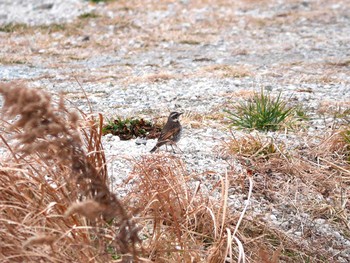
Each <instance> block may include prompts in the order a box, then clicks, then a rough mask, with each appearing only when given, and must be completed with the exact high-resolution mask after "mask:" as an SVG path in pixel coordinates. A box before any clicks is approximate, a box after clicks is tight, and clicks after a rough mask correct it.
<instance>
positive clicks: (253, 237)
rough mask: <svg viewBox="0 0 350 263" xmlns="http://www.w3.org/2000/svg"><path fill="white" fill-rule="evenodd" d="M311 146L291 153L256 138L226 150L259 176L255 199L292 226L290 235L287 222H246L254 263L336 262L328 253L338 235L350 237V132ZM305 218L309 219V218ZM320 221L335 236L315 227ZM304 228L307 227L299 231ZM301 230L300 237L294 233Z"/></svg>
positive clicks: (262, 218) (256, 218) (250, 218)
mask: <svg viewBox="0 0 350 263" xmlns="http://www.w3.org/2000/svg"><path fill="white" fill-rule="evenodd" d="M301 136H304V135H301ZM301 138H302V137H301ZM301 138H300V140H302V139H301ZM305 141H307V142H308V144H300V147H299V148H296V149H293V151H291V150H288V151H287V149H285V148H284V147H283V145H280V144H279V143H277V142H276V141H275V140H271V139H265V138H264V137H261V136H259V135H250V136H245V137H242V138H238V139H237V138H234V139H232V140H231V141H230V142H228V143H227V144H225V146H224V148H225V149H226V150H227V152H226V155H227V154H229V155H234V156H235V159H238V160H239V161H240V163H241V164H242V165H243V167H244V168H245V169H246V170H247V171H248V173H251V174H254V175H255V176H254V184H255V187H254V192H253V200H259V202H262V203H263V204H264V203H265V202H267V203H268V204H269V206H270V207H273V208H274V209H275V211H278V212H277V218H278V217H279V216H280V217H283V218H285V220H287V222H289V223H288V224H287V225H288V229H289V234H287V233H286V232H284V230H283V227H280V226H279V225H278V224H282V222H281V221H278V222H277V223H276V222H273V221H272V220H270V219H269V218H266V215H264V214H261V215H256V214H255V216H252V215H250V214H248V215H247V216H246V217H245V220H244V221H243V225H242V228H241V231H242V234H243V236H244V237H245V239H242V240H243V243H244V246H245V250H246V254H247V257H249V258H250V259H253V262H262V261H259V260H262V259H263V258H265V257H264V254H268V255H273V253H278V254H279V257H278V258H279V260H281V262H336V261H335V259H334V258H333V255H332V254H331V253H330V252H329V250H328V248H329V247H334V246H335V244H334V243H333V240H334V238H335V237H334V236H333V234H334V233H335V232H339V233H341V235H343V237H344V238H345V239H346V237H347V236H348V235H349V231H350V225H349V218H350V214H349V203H348V198H349V195H350V193H349V191H348V187H349V182H350V181H349V178H350V177H349V176H350V165H349V162H348V159H347V158H348V154H349V148H348V147H349V144H348V142H347V141H346V140H344V132H343V131H340V132H337V133H334V134H332V135H330V136H327V137H325V138H321V143H318V144H316V143H315V142H313V143H311V140H310V138H309V139H306V140H305ZM236 181H237V180H236ZM261 200H265V201H261ZM257 211H258V214H259V213H260V211H261V210H260V209H257ZM264 213H266V211H265V210H264ZM275 213H276V212H275ZM305 214H308V217H307V218H304V219H303V215H304V216H305ZM275 215H276V214H275ZM320 218H322V219H325V222H326V224H329V225H330V227H331V228H332V229H333V231H327V232H322V231H320V230H319V229H318V226H316V225H315V222H314V220H315V219H320ZM285 220H284V221H283V222H285ZM293 222H294V223H293ZM276 224H277V225H278V226H277V225H276ZM300 225H303V228H302V229H301V230H298V229H300ZM298 231H301V236H300V237H298V236H295V235H291V234H290V233H296V232H298ZM301 243H302V244H303V245H301ZM345 248H346V247H344V249H345ZM339 249H341V248H339ZM274 251H275V252H274ZM261 253H262V254H261ZM266 262H269V261H266Z"/></svg>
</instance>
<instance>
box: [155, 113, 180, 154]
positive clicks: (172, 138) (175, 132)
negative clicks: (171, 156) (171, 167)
mask: <svg viewBox="0 0 350 263" xmlns="http://www.w3.org/2000/svg"><path fill="white" fill-rule="evenodd" d="M181 114H183V112H177V111H173V112H171V113H170V115H169V117H168V121H167V122H166V124H165V125H164V127H163V129H162V131H161V132H160V135H159V137H158V141H157V144H156V146H154V147H153V148H152V150H151V151H150V152H151V153H153V152H155V151H156V150H157V149H158V148H159V147H161V146H162V145H164V144H165V146H166V145H168V144H170V145H171V147H172V148H173V144H175V145H176V143H177V142H178V141H179V140H180V138H181V132H182V126H181V124H180V121H179V117H180V116H181ZM173 150H174V148H173Z"/></svg>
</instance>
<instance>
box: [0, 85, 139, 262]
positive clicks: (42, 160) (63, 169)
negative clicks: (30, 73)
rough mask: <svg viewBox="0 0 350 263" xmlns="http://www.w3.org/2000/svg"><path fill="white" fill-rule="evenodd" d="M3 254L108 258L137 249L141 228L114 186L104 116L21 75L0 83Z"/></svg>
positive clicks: (28, 258)
mask: <svg viewBox="0 0 350 263" xmlns="http://www.w3.org/2000/svg"><path fill="white" fill-rule="evenodd" d="M0 93H1V94H2V95H3V97H4V106H3V108H4V113H5V116H6V117H8V118H10V121H6V120H5V119H3V121H2V129H4V133H3V135H2V136H1V139H2V142H3V146H6V147H7V153H8V154H9V156H8V158H4V157H3V158H2V160H1V163H2V165H1V172H0V173H1V178H0V188H1V191H0V192H1V194H0V195H1V198H0V200H1V202H0V208H1V209H0V225H1V230H0V239H1V240H2V249H1V252H0V258H1V261H2V262H33V261H44V262H90V261H94V262H106V261H110V260H112V259H113V258H115V257H119V258H122V260H123V261H124V262H126V259H127V258H135V257H136V256H137V251H136V243H137V242H138V237H137V231H136V228H135V226H134V224H133V223H132V222H131V221H130V220H129V216H128V214H127V212H126V210H125V209H124V207H123V205H122V204H121V202H120V201H119V200H118V198H117V197H116V196H115V195H114V194H112V193H111V192H110V191H109V188H108V184H107V182H108V177H107V172H106V166H105V165H106V164H105V159H104V155H103V151H102V150H103V149H102V145H101V125H102V119H100V120H99V121H98V122H96V121H95V120H93V119H91V118H88V117H87V116H84V117H85V121H84V123H86V124H85V125H86V126H85V127H84V128H82V127H81V126H80V123H81V120H80V117H79V115H78V114H77V113H75V112H70V111H68V109H67V108H66V107H65V105H64V103H63V98H61V99H60V101H59V102H58V104H56V103H54V102H52V101H51V97H50V95H49V94H47V93H45V92H42V91H37V90H33V89H28V88H26V87H25V86H24V85H22V84H21V83H7V84H1V85H0Z"/></svg>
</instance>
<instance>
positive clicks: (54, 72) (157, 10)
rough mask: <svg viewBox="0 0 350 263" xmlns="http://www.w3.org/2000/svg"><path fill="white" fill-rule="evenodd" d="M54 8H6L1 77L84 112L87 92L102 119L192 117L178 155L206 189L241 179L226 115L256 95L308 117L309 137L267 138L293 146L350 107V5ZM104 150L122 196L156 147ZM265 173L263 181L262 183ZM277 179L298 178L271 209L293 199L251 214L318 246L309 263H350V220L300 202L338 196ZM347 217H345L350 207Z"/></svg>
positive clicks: (327, 129)
mask: <svg viewBox="0 0 350 263" xmlns="http://www.w3.org/2000/svg"><path fill="white" fill-rule="evenodd" d="M56 2H57V1H40V3H39V1H33V3H31V1H27V4H26V5H23V4H22V1H17V2H16V1H1V3H0V25H1V26H0V45H1V47H2V48H1V49H0V80H1V81H10V80H22V81H25V82H26V83H28V85H29V86H31V87H37V88H41V89H45V90H48V91H50V92H54V93H57V92H63V93H64V94H65V96H66V98H67V99H69V100H70V102H69V103H72V105H74V106H77V107H79V108H80V109H82V110H84V111H88V104H87V101H86V98H85V95H84V92H83V91H82V88H81V86H82V87H83V89H84V90H85V92H86V94H87V96H88V98H89V100H90V102H91V105H92V108H93V111H94V112H100V113H102V114H103V115H104V116H105V117H106V118H113V117H115V116H122V117H133V116H138V117H145V118H148V119H153V118H159V117H163V118H165V117H166V116H167V115H168V113H169V111H171V110H174V109H176V110H180V111H184V112H185V114H184V117H183V119H182V122H183V124H184V136H183V139H182V140H181V141H180V143H179V147H180V148H181V150H182V151H183V153H180V152H178V153H177V155H178V156H179V158H182V159H183V160H184V162H185V163H186V165H187V166H188V169H189V170H191V171H192V172H193V173H194V174H196V177H195V180H199V181H201V182H203V183H206V182H210V183H212V182H215V180H217V179H218V177H217V176H219V175H223V174H225V172H226V171H230V170H232V167H233V166H235V167H236V170H235V172H236V173H239V172H241V171H242V169H243V168H242V167H241V165H240V164H239V163H238V162H236V160H235V158H232V157H228V156H227V154H225V153H223V150H222V149H224V148H225V147H224V145H225V143H227V142H228V141H229V140H231V139H232V135H231V133H230V131H229V129H228V125H227V121H226V120H225V113H224V112H223V109H225V108H227V107H230V104H231V103H234V102H236V101H240V100H244V99H247V98H249V97H250V96H251V95H252V93H253V92H254V91H260V90H261V89H265V90H267V91H270V92H271V93H272V94H275V95H276V94H278V93H279V92H282V97H283V98H285V99H288V101H289V103H290V105H294V106H298V107H299V106H300V107H302V108H303V109H304V110H305V112H307V114H308V116H309V121H308V122H307V124H304V125H303V129H302V130H299V131H297V132H288V133H284V132H280V133H271V134H267V135H266V134H261V135H259V136H262V137H271V138H274V139H275V140H277V141H283V143H284V144H285V145H286V148H287V149H289V150H293V149H296V148H298V147H301V146H305V145H309V144H311V143H312V142H313V141H318V142H319V141H320V138H323V137H324V136H326V135H327V134H329V133H331V132H332V128H334V127H337V125H338V122H337V120H336V119H335V118H334V116H336V113H342V112H344V110H345V109H348V108H349V107H350V76H349V69H350V16H349V8H350V2H349V1H335V0H334V1H333V0H331V1H322V0H310V1H307V0H306V1H305V0H304V1H299V0H278V1H277V0H276V1H267V0H262V1H255V0H246V1H243V0H240V1H234V2H233V1H228V0H219V1H218V0H217V1H211V0H194V1H189V0H188V1H187V0H183V1H171V0H167V1H151V0H146V1H133V0H132V1H124V0H121V1H115V2H114V1H112V2H109V3H108V4H105V3H102V4H97V5H96V4H91V3H88V2H86V1H78V0H74V1H73V0H70V1H64V2H63V1H62V3H58V2H57V3H56ZM79 83H80V84H79ZM234 133H235V134H236V136H237V137H240V136H244V135H245V134H246V133H245V132H241V131H234ZM253 136H254V135H253ZM104 143H105V149H106V153H107V156H108V159H109V160H110V163H111V174H112V175H113V180H114V183H115V184H114V185H115V187H116V190H118V191H119V192H120V193H124V192H125V186H124V185H123V181H124V180H125V179H126V177H127V176H128V173H129V172H130V170H131V167H132V165H131V164H132V161H130V160H134V159H137V158H138V157H139V156H141V155H144V154H148V151H149V150H150V149H151V148H152V147H153V146H154V143H155V141H154V140H150V141H148V142H147V144H146V145H136V144H135V140H130V141H120V140H119V139H118V138H116V137H112V136H106V137H105V138H104ZM346 169H347V168H346ZM243 170H244V169H243ZM264 176H266V175H261V176H260V177H259V175H257V178H256V181H257V185H258V186H259V185H260V184H259V182H261V181H263V180H264V178H265V177H264ZM271 176H272V177H273V178H274V180H276V181H275V183H276V184H278V180H283V181H287V180H291V182H290V184H291V188H290V189H289V191H290V192H289V193H288V198H286V199H283V202H274V198H278V196H282V195H283V194H285V192H277V194H276V196H275V197H274V198H272V199H269V198H267V197H266V196H259V194H257V195H255V196H254V195H253V200H252V204H251V207H250V211H249V212H250V216H251V217H252V218H254V217H259V218H262V220H263V221H264V222H265V223H266V224H267V225H269V227H271V228H273V229H278V230H279V231H281V232H283V233H285V235H286V236H287V237H288V238H291V239H292V240H294V242H296V243H298V244H299V245H300V246H301V247H302V246H310V247H313V251H312V253H311V252H310V253H311V255H310V260H311V261H314V262H349V261H350V241H349V237H350V234H349V233H350V226H349V223H347V224H346V223H344V221H343V222H333V221H332V220H330V219H329V217H327V216H324V215H322V214H317V215H315V214H312V213H311V211H312V209H305V206H302V205H305V202H304V201H305V200H304V199H303V198H305V199H306V200H309V201H310V202H309V203H308V204H309V205H310V206H311V205H319V206H325V205H330V206H333V205H334V202H336V201H335V200H338V199H337V198H338V195H336V196H330V197H328V199H327V197H325V196H324V195H322V194H320V193H316V192H317V191H316V192H312V198H310V199H308V196H309V193H307V189H306V190H305V189H303V190H302V191H301V192H300V191H299V190H298V187H299V188H300V187H301V186H303V187H305V186H306V188H307V187H308V185H307V184H306V183H305V182H303V180H302V179H300V178H293V179H288V176H287V177H286V176H281V175H280V174H279V173H276V174H273V175H271ZM340 177H341V176H340ZM340 177H337V178H338V179H339V178H340ZM341 178H343V177H341ZM348 182H349V181H345V182H343V184H344V183H345V187H343V188H342V190H343V191H344V193H343V196H342V198H345V200H348V197H349V189H348V186H349V185H348ZM208 184H209V183H208ZM311 188H312V187H311ZM237 191H238V190H237V188H236V187H232V191H231V193H230V202H231V204H230V206H231V207H232V209H236V210H237V211H239V210H241V209H242V204H243V203H244V199H245V198H246V196H245V194H246V191H243V192H241V193H238V192H237ZM305 191H306V192H305ZM310 191H311V190H310ZM330 191H331V190H330ZM337 194H338V193H337ZM297 195H298V196H297ZM299 195H300V196H299ZM310 195H311V192H310ZM293 196H294V198H293ZM237 200H239V201H237ZM315 200H318V201H317V202H316V201H315ZM342 205H343V203H342ZM343 209H345V210H347V211H345V215H347V214H349V211H348V209H349V205H347V203H346V202H345V204H344V207H343ZM347 220H348V218H347V217H345V222H346V221H347ZM300 258H302V257H299V258H298V260H299V262H302V261H300ZM305 258H306V257H304V258H303V259H304V261H305V262H308V261H307V260H306V259H305ZM298 260H297V261H295V262H298Z"/></svg>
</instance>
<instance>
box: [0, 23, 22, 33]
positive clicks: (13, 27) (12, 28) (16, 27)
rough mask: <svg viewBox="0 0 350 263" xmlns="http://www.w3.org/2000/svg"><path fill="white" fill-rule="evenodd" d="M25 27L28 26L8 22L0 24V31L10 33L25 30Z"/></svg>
mask: <svg viewBox="0 0 350 263" xmlns="http://www.w3.org/2000/svg"><path fill="white" fill-rule="evenodd" d="M27 28H28V26H27V25H26V24H21V23H20V24H13V23H9V24H5V25H2V26H0V32H5V33H12V32H16V31H23V30H26V29H27Z"/></svg>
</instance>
